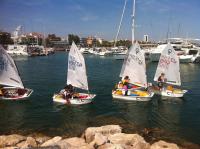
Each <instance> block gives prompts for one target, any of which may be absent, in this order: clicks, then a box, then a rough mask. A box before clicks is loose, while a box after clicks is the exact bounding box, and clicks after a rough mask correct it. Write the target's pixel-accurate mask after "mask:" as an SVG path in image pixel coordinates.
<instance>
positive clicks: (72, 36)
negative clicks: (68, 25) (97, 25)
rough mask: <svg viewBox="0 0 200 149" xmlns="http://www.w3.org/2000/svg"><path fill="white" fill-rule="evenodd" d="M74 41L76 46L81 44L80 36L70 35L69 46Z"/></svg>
mask: <svg viewBox="0 0 200 149" xmlns="http://www.w3.org/2000/svg"><path fill="white" fill-rule="evenodd" d="M73 41H74V42H75V43H76V44H79V43H80V38H79V36H77V35H73V34H69V35H68V42H69V45H71V44H72V42H73Z"/></svg>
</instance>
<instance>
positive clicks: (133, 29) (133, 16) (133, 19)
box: [132, 0, 135, 44]
mask: <svg viewBox="0 0 200 149" xmlns="http://www.w3.org/2000/svg"><path fill="white" fill-rule="evenodd" d="M134 40H135V0H133V14H132V44H134Z"/></svg>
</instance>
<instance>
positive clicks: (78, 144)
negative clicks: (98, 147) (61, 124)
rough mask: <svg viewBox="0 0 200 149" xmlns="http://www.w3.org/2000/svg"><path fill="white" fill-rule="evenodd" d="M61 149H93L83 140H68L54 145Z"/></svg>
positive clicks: (75, 138)
mask: <svg viewBox="0 0 200 149" xmlns="http://www.w3.org/2000/svg"><path fill="white" fill-rule="evenodd" d="M56 145H57V146H59V147H60V148H61V149H66V148H67V149H93V147H92V146H91V145H89V144H87V143H86V142H85V140H84V139H83V138H77V137H74V138H68V139H64V140H61V141H59V142H57V143H56Z"/></svg>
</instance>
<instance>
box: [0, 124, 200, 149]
mask: <svg viewBox="0 0 200 149" xmlns="http://www.w3.org/2000/svg"><path fill="white" fill-rule="evenodd" d="M122 129H123V128H121V127H120V126H119V125H105V126H101V127H88V128H87V129H86V130H85V131H84V132H83V133H82V135H81V136H73V137H69V136H65V135H63V136H51V137H50V136H46V135H44V134H42V133H32V134H29V135H25V136H24V135H19V134H11V135H1V136H0V149H1V148H10V149H11V148H13V149H21V148H22V149H24V148H61V149H65V148H84V149H87V148H88V149H93V148H94V149H96V148H97V149H98V148H99V149H107V148H125V149H126V148H127V149H128V148H133V149H134V148H137V149H154V148H156V149H157V148H158V147H159V148H160V149H161V148H163V149H164V148H167V147H169V148H170V149H179V148H180V149H199V148H200V145H198V144H194V143H191V142H187V141H183V140H182V139H180V140H179V141H178V142H175V141H172V140H170V139H167V138H166V139H164V138H162V137H161V138H162V139H159V137H156V136H154V134H153V132H155V131H158V130H156V129H154V130H151V129H146V128H145V129H144V131H143V133H141V132H136V133H126V132H124V131H123V130H122ZM160 135H162V133H160Z"/></svg>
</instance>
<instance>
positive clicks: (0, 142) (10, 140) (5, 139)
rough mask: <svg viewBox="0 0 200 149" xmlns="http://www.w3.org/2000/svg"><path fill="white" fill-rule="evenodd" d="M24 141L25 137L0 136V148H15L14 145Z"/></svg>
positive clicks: (15, 135) (14, 135)
mask: <svg viewBox="0 0 200 149" xmlns="http://www.w3.org/2000/svg"><path fill="white" fill-rule="evenodd" d="M25 139H26V137H24V136H21V135H17V134H13V135H8V136H0V147H7V146H16V144H18V143H19V142H21V141H24V140H25Z"/></svg>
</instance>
